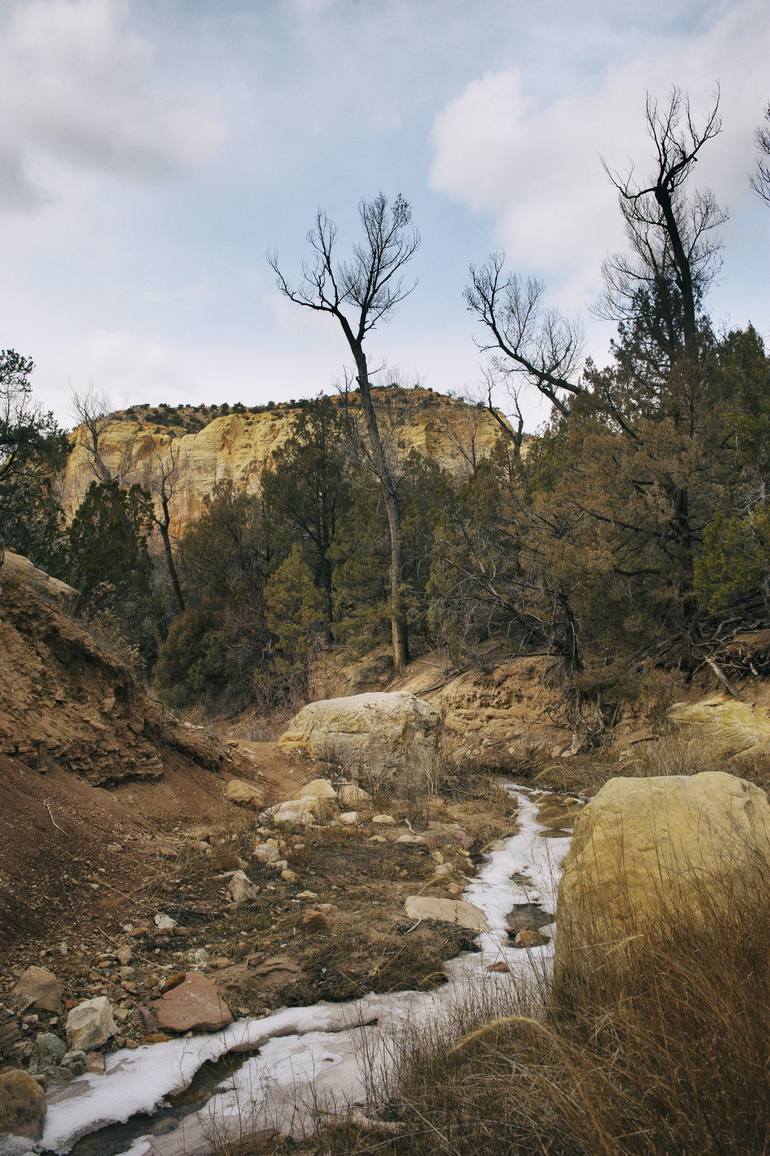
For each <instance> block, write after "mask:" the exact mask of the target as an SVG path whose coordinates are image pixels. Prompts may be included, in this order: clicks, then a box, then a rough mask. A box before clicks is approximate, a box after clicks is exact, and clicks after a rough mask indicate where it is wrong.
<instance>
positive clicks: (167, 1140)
mask: <svg viewBox="0 0 770 1156" xmlns="http://www.w3.org/2000/svg"><path fill="white" fill-rule="evenodd" d="M509 790H510V791H511V793H512V794H513V795H514V797H515V798H516V800H517V803H518V816H517V821H518V830H517V832H516V834H515V835H513V836H511V837H510V838H509V839H505V840H501V841H500V842H499V843H498V844H497V845H496V846H495V847H494V848H493V849H492V850H491V851H490V852H489V854H488V855H487V856H486V857H485V860H484V862H483V863H482V865H481V867H480V869H479V871H478V873H477V875H476V876H475V878H474V879H473V881H472V882H471V883H470V884H469V886H468V888H467V889H466V891H465V893H464V895H463V898H464V899H467V900H468V901H470V902H471V903H474V904H475V905H476V906H477V907H479V908H481V910H482V911H483V912H484V914H485V915H486V918H487V923H488V925H489V928H490V930H489V931H486V932H483V933H482V934H481V935H480V936H479V937H478V940H477V941H476V943H477V948H478V950H477V951H474V952H464V953H463V954H461V955H459V956H456V957H455V958H454V959H452V960H450V961H449V962H448V963H447V964H446V965H445V967H444V971H445V973H446V977H447V982H446V983H445V984H443V985H442V986H441V987H438V988H436V989H434V990H433V991H429V992H411V991H408V992H396V993H393V994H387V995H376V994H372V995H368V996H365V997H364V998H363V999H359V1000H355V1001H351V1002H350V1003H344V1004H331V1003H318V1004H314V1005H313V1006H312V1007H302V1008H285V1009H283V1010H282V1011H279V1012H276V1013H275V1014H273V1015H269V1016H265V1017H263V1018H261V1019H247V1020H241V1021H239V1022H237V1023H234V1024H231V1025H230V1027H228V1028H225V1029H224V1030H223V1031H220V1032H215V1033H212V1034H208V1035H201V1036H194V1037H191V1038H185V1039H174V1040H169V1041H168V1042H166V1043H160V1044H152V1045H148V1046H145V1047H140V1048H137V1049H135V1050H134V1051H129V1050H123V1051H119V1052H115V1053H114V1054H113V1055H111V1056H108V1057H107V1070H106V1073H105V1075H102V1076H98V1075H86V1076H83V1077H81V1078H80V1079H78V1080H75V1081H73V1082H72V1083H71V1084H68V1085H65V1086H63V1087H60V1088H57V1089H55V1090H53V1091H52V1092H51V1094H50V1095H49V1104H48V1116H47V1120H46V1127H45V1132H44V1135H43V1139H42V1141H41V1142H40V1145H39V1147H38V1149H37V1151H39V1152H46V1153H73V1156H208V1154H209V1153H210V1152H211V1151H212V1150H213V1147H214V1145H215V1144H216V1143H217V1142H219V1141H222V1140H225V1139H228V1140H231V1141H233V1140H237V1139H240V1138H241V1137H244V1136H247V1135H249V1134H250V1133H252V1132H255V1131H259V1130H261V1129H266V1128H276V1129H278V1130H280V1131H281V1132H283V1133H285V1134H286V1135H291V1136H294V1137H295V1138H299V1137H302V1136H306V1135H308V1134H310V1133H312V1131H313V1128H314V1120H315V1119H316V1118H317V1113H318V1111H319V1109H320V1110H325V1111H329V1112H336V1111H345V1110H346V1108H347V1107H348V1106H351V1105H363V1104H365V1103H366V1102H367V1100H369V1099H370V1096H371V1091H372V1089H371V1088H370V1087H368V1086H367V1071H368V1072H369V1073H371V1071H372V1064H371V1059H372V1057H373V1056H375V1057H376V1059H375V1063H374V1071H375V1072H377V1073H378V1074H379V1078H380V1080H381V1081H382V1082H384V1080H385V1078H386V1076H387V1070H388V1068H389V1066H391V1065H392V1064H393V1063H394V1059H393V1049H392V1048H390V1047H389V1046H388V1041H389V1040H391V1041H392V1039H393V1038H394V1036H395V1035H396V1034H397V1033H398V1031H399V1030H403V1029H404V1028H405V1027H406V1026H407V1025H409V1026H410V1027H412V1026H417V1027H418V1028H419V1025H420V1024H426V1023H430V1022H437V1021H441V1020H442V1019H443V1018H446V1017H447V1016H448V1014H449V1013H450V1009H451V1005H452V1002H453V1001H462V1000H463V999H464V998H467V995H468V992H469V990H470V989H475V990H478V989H479V987H480V985H489V986H490V989H492V990H493V989H494V988H495V986H498V985H510V983H511V982H514V983H518V984H525V983H530V984H531V983H532V982H533V981H534V980H535V979H536V978H539V977H541V976H542V975H543V974H545V973H546V972H547V971H548V968H549V966H550V959H551V956H552V952H553V942H552V941H551V942H549V943H548V944H546V945H544V946H541V947H536V948H531V949H527V950H522V949H520V948H516V947H514V946H513V944H512V940H511V937H510V935H509V917H510V915H511V912H512V911H514V910H515V909H520V910H522V911H523V910H525V909H526V910H528V911H529V912H531V913H534V914H535V915H537V913H538V912H539V913H540V915H541V918H540V919H539V920H537V922H538V923H540V924H543V922H544V920H547V914H546V915H543V912H545V913H551V912H553V911H554V910H555V898H556V896H555V892H556V887H557V884H558V879H559V875H560V868H561V863H562V860H563V858H564V855H565V853H566V851H567V848H568V846H569V833H568V832H566V831H564V830H561V829H558V830H554V829H553V827H552V826H550V827H549V826H548V825H547V824H546V823H544V822H542V821H541V819H540V817H539V808H538V799H540V798H542V797H543V795H542V793H541V792H532V791H530V790H528V789H526V788H523V787H514V786H511V787H510V788H509ZM545 930H546V933H547V934H551V935H552V931H553V929H552V928H550V927H548V926H546V927H545ZM500 961H504V962H505V963H506V964H507V965H508V969H509V973H505V974H500V973H498V972H490V971H489V967H490V965H492V964H495V963H499V962H500ZM365 1057H366V1058H367V1059H368V1061H369V1062H368V1063H367V1062H365Z"/></svg>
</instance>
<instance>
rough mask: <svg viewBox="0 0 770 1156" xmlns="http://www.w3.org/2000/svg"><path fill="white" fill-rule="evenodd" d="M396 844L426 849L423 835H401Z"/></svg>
mask: <svg viewBox="0 0 770 1156" xmlns="http://www.w3.org/2000/svg"><path fill="white" fill-rule="evenodd" d="M396 842H397V843H409V844H411V845H413V846H415V847H424V846H425V840H424V839H423V837H422V835H414V834H408V835H399V837H398V838H397V839H396Z"/></svg>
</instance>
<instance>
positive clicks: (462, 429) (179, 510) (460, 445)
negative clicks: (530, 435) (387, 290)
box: [63, 389, 500, 533]
mask: <svg viewBox="0 0 770 1156" xmlns="http://www.w3.org/2000/svg"><path fill="white" fill-rule="evenodd" d="M375 399H376V405H377V408H378V410H379V412H380V413H381V423H380V424H381V427H382V429H381V432H382V434H383V436H384V437H385V438H386V440H388V441H389V442H390V443H391V444H392V446H393V448H394V450H395V452H396V453H398V454H402V455H406V454H408V453H409V451H410V450H412V449H415V450H417V451H419V452H420V453H422V454H424V455H425V456H427V457H431V458H433V459H434V460H435V461H437V462H439V463H440V464H441V465H443V466H445V467H446V468H448V469H451V470H453V471H457V472H459V471H461V470H463V469H465V468H467V466H468V455H470V456H472V455H473V454H475V455H476V457H477V458H483V457H485V456H487V455H488V454H489V453H490V452H491V450H492V447H493V446H494V445H495V443H496V441H497V438H498V436H499V433H500V427H499V425H498V422H497V421H496V420H495V418H494V417H493V416H492V415H491V414H490V413H488V412H487V411H486V410H483V409H477V408H475V407H473V406H469V405H467V404H465V403H464V402H461V401H458V400H456V399H453V398H449V397H445V396H444V395H442V394H438V393H433V392H432V391H429V390H425V389H415V390H398V391H396V390H390V389H383V390H377V391H376V393H375ZM394 411H395V412H396V413H397V421H396V422H395V423H394V421H393V413H394ZM298 412H299V410H298V408H296V407H291V406H288V405H282V406H276V408H275V409H272V410H263V411H262V412H261V413H249V412H242V413H230V414H227V415H226V416H221V417H215V418H213V420H211V421H209V422H208V424H207V425H205V426H204V427H203V428H202V429H200V430H199V431H198V432H193V433H186V432H184V423H183V422H181V421H180V422H178V423H176V424H175V418H174V411H173V410H169V411H167V413H168V416H164V418H163V424H158V422H155V421H153V420H152V417H151V416H147V414H146V413H143V412H142V411H141V410H137V411H136V413H135V415H131V416H130V415H127V414H124V415H117V416H116V417H115V418H114V420H112V421H111V422H110V423H109V424H108V425H107V426H106V427H105V429H104V430H103V432H102V433H101V438H100V453H101V455H102V457H103V459H104V461H105V464H106V465H107V466H108V467H109V468H110V470H111V471H113V472H121V464H122V465H123V467H124V468H123V471H122V472H123V473H125V475H126V477H127V478H128V479H129V480H130V481H132V482H133V481H136V482H139V483H140V484H142V485H145V486H147V485H148V481H149V478H150V477H151V475H152V472H153V469H154V468H155V464H156V461H157V457H158V455H163V453H164V450H165V451H166V452H167V446H168V443H169V441H170V440H171V439H172V437H173V438H174V441H175V446H176V448H177V450H178V455H179V462H180V469H179V475H180V476H179V481H178V483H177V485H176V492H175V496H174V501H173V509H172V514H173V518H174V530H175V532H176V533H179V531H180V530H181V529H183V528H184V527H185V526H186V525H189V524H190V523H191V522H194V521H195V520H196V519H197V518H198V517H200V515H201V513H202V511H203V507H204V498H205V497H206V496H207V495H208V494H210V493H211V491H212V490H213V488H214V486H215V484H216V483H217V482H219V481H228V480H229V481H232V482H233V483H234V485H236V486H237V487H238V488H239V489H242V490H245V491H246V492H247V493H256V492H258V490H259V483H260V478H261V477H262V473H263V471H264V469H265V466H266V465H267V463H268V462H269V460H270V458H271V457H272V455H273V454H276V453H279V452H280V449H281V447H282V446H283V444H284V443H285V442H286V441H287V439H288V438H289V437H290V436H291V433H292V430H293V428H294V423H295V421H296V417H297V414H298ZM126 466H127V467H128V469H127V471H126ZM93 480H94V472H93V469H92V466H91V459H90V457H89V454H88V452H87V450H86V442H85V437H84V434H83V431H82V430H76V431H75V434H74V448H73V451H72V453H71V455H70V458H69V461H68V463H67V469H66V473H65V476H64V486H63V489H64V492H63V504H64V509H65V512H66V513H67V516H68V517H71V516H72V515H73V514H74V512H75V510H76V509H77V507H78V505H79V504H80V502H81V501H82V500H83V496H84V494H85V492H86V490H87V488H88V486H89V484H90V483H91V482H92V481H93Z"/></svg>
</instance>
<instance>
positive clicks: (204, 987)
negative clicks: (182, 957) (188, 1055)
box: [153, 971, 233, 1032]
mask: <svg viewBox="0 0 770 1156" xmlns="http://www.w3.org/2000/svg"><path fill="white" fill-rule="evenodd" d="M153 1011H154V1012H155V1016H156V1018H157V1020H158V1025H159V1027H160V1029H161V1030H162V1031H166V1032H195V1031H204V1032H216V1031H219V1029H220V1028H224V1027H227V1025H228V1024H230V1023H232V1022H233V1014H232V1012H231V1011H230V1008H229V1007H228V1006H227V1003H226V1002H225V1000H224V998H223V996H222V993H221V992H220V991H219V988H218V987H217V986H216V984H215V983H212V982H211V980H210V979H208V978H207V977H206V976H205V975H201V973H200V972H197V971H188V972H187V973H186V975H185V977H184V979H183V980H182V982H181V983H178V984H177V985H176V986H175V987H173V988H171V990H170V991H167V992H165V993H164V994H163V995H162V996H161V997H160V999H157V1000H155V1001H154V1003H153Z"/></svg>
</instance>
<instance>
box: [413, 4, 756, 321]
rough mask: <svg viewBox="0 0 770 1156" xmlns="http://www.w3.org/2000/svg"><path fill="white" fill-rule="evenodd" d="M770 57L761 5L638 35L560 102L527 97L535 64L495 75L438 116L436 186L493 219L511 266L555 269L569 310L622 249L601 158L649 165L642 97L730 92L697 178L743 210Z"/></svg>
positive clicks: (698, 99)
mask: <svg viewBox="0 0 770 1156" xmlns="http://www.w3.org/2000/svg"><path fill="white" fill-rule="evenodd" d="M769 58H770V26H769V25H768V22H767V10H766V4H765V0H742V2H740V3H736V4H734V5H732V6H731V7H730V9H729V10H727V11H725V10H722V12H721V14H720V15H719V16H717V17H714V18H712V19H711V21H710V22H708V23H707V24H705V25H704V26H703V27H702V28H701V30H700V31H697V32H695V33H693V32H692V31H690V32H688V34H687V35H686V36H685V35H683V36H682V37H681V38H674V37H668V38H660V37H656V38H651V37H649V36H648V37H642V38H641V40H640V37H639V35H638V32H637V33H634V34H633V40H632V38H631V37H629V41H628V43H627V47H626V51H625V56H624V58H623V59H617V58H616V59H615V60H613V62H611V63H610V64H609V65H608V67H607V68H606V70H605V71H604V72H603V74H602V75H601V76H599V77H598V78H596V79H595V80H594V83H593V84H592V86H591V87H590V88H589V87H587V86H586V83H585V81H584V80H582V79H581V80H576V81H575V83H574V84H572V85H571V86H570V87H571V90H572V91H571V93H570V95H569V96H560V97H558V98H556V99H554V100H552V101H548V100H547V99H546V100H542V99H541V100H539V101H535V100H534V99H533V98H531V97H530V96H529V95H528V84H529V82H530V81H531V80H532V78H531V77H530V76H529V75H528V73H527V71H526V68H525V67H521V68H509V69H505V70H502V71H498V72H494V73H490V74H487V75H485V76H482V77H481V78H479V79H477V80H474V81H473V82H472V83H470V84H469V85H468V86H467V87H466V88H465V90H464V91H463V92H462V93H460V95H459V96H458V97H457V98H456V99H454V100H452V101H451V102H450V103H449V104H448V105H447V106H446V107H445V108H444V109H443V111H441V112H440V113H439V115H438V116H437V117H436V119H435V122H434V126H433V136H432V144H433V162H432V166H431V171H430V180H431V184H432V187H433V188H434V189H435V190H436V191H438V192H441V193H444V194H446V195H448V196H450V197H452V198H453V199H455V200H458V201H460V202H461V203H464V204H466V205H468V206H469V207H471V208H472V209H474V210H475V211H477V212H484V213H488V214H490V215H491V216H492V217H493V219H494V222H495V226H496V232H497V235H498V238H499V241H500V243H501V244H502V245H503V246H504V248H505V249H506V250H507V251H508V255H509V258H510V261H511V263H512V264H513V265H514V266H515V267H518V268H522V267H523V268H530V269H534V270H535V271H537V272H542V273H545V274H548V273H550V274H551V277H552V279H554V280H555V282H556V286H555V287H556V291H557V296H559V298H560V299H561V302H562V304H564V305H565V306H566V307H568V308H575V307H576V306H577V305H579V304H583V303H584V302H585V298H586V296H589V297H590V296H591V294H592V292H593V291H594V289H595V287H596V284H597V275H598V269H599V266H600V264H601V260H602V258H603V256H604V255H605V254H606V253H607V252H608V251H612V250H614V249H617V248H618V247H619V246H622V244H623V233H622V228H621V222H620V218H619V214H618V213H617V211H616V207H615V196H614V192H613V189H612V188H611V186H610V185H609V182H608V181H607V178H606V176H605V174H604V172H603V170H602V167H601V163H600V154H601V155H603V156H604V157H606V158H607V160H608V161H609V162H610V163H611V164H612V165H613V166H615V167H618V168H620V169H623V168H624V167H625V166H626V164H627V162H628V158H630V157H633V158H635V159H636V160H637V161H638V162H639V168H640V170H641V171H643V164H644V158H645V157H647V156H649V149H648V145H647V142H646V140H645V137H644V131H643V124H642V117H643V101H644V94H645V90H649V91H650V92H652V93H653V94H655V95H659V96H660V97H661V98H665V95H666V93H667V91H668V90H669V88H670V87H671V85H672V84H674V83H676V84H678V85H679V86H680V87H682V88H684V89H686V90H689V92H690V93H691V96H692V99H693V107H694V109H695V110H696V111H697V110H698V109H705V107H706V105H707V104H708V101H709V99H710V98H711V95H712V93H713V90H714V87H715V85H716V83H720V84H721V89H722V114H723V119H724V132H723V134H722V136H721V137H720V138H719V139H718V141H717V142H716V143H714V144H712V145H711V146H710V148H709V149H708V150H707V151H706V153H704V158H703V160H702V162H701V165H700V170H699V173H698V176H699V179H700V183H702V184H708V185H710V186H711V187H712V188H714V190H715V192H716V193H717V196H718V197H719V198H720V199H721V200H722V201H723V202H725V203H727V204H728V206H729V207H730V208H732V209H733V210H735V209H736V207H737V204H738V203H739V202H740V201H741V200H743V199H744V198H745V197H747V196H748V195H749V194H748V181H747V175H746V174H747V172H748V170H749V169H750V168H751V166H752V163H753V140H752V135H753V130H754V126H755V124H756V123H757V121H758V119H759V117H760V113H761V109H762V105H763V103H764V102H765V101H766V100H767V97H768V95H770V93H768V75H767V67H766V66H767V60H768V59H769ZM532 88H534V83H533V84H532ZM481 256H483V254H480V257H481Z"/></svg>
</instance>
